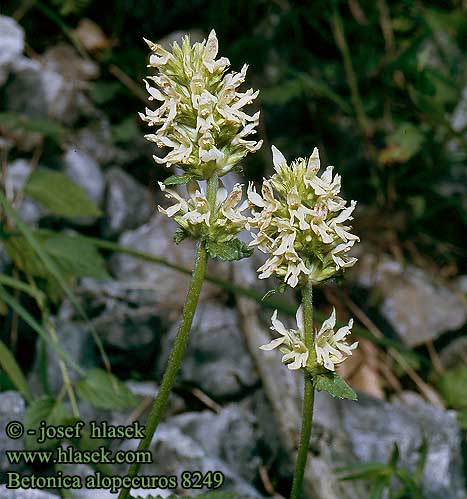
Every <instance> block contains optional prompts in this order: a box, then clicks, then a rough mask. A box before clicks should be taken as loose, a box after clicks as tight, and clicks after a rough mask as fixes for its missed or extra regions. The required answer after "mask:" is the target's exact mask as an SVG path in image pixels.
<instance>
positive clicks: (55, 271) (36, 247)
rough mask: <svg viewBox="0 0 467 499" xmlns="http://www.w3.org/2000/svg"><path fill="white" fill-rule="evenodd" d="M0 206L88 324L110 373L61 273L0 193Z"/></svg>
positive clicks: (107, 360)
mask: <svg viewBox="0 0 467 499" xmlns="http://www.w3.org/2000/svg"><path fill="white" fill-rule="evenodd" d="M0 204H1V205H2V206H3V208H4V210H5V213H6V214H7V215H8V217H9V218H11V219H12V220H13V221H14V223H15V225H16V227H17V229H18V231H19V232H20V233H21V234H22V236H23V237H24V238H25V240H26V241H27V242H28V244H29V245H30V246H31V248H32V249H33V250H34V251H35V252H36V253H37V256H38V257H39V258H40V259H41V260H42V263H43V264H44V266H45V267H46V269H47V270H48V271H49V272H50V274H51V275H52V276H53V277H54V278H55V279H56V280H57V282H58V283H59V285H60V287H61V288H62V290H63V291H64V292H65V294H66V295H67V296H68V298H69V300H70V301H71V303H72V305H73V306H74V307H75V309H76V310H77V311H78V313H79V314H80V315H81V316H82V317H83V318H84V320H85V321H86V322H87V323H88V324H89V327H90V331H91V334H92V337H93V339H94V342H95V343H96V345H97V348H98V349H99V352H100V354H101V357H102V360H103V362H104V364H105V367H106V369H107V370H108V371H109V372H110V362H109V359H108V357H107V355H106V353H105V351H104V346H103V344H102V341H101V339H100V338H99V335H98V334H97V332H96V330H95V329H94V327H93V325H92V324H91V322H90V320H89V318H88V316H87V314H86V312H85V311H84V309H83V307H82V306H81V304H80V303H79V301H78V298H77V297H76V295H75V294H74V293H73V290H72V289H71V287H70V286H69V284H68V283H67V282H66V279H65V278H64V277H63V275H62V273H61V272H60V270H59V268H58V267H57V265H56V264H55V262H54V261H53V260H52V258H51V257H50V256H49V255H48V254H47V253H46V252H45V251H44V250H43V248H42V246H41V245H40V243H39V242H38V241H37V239H36V238H35V237H34V234H33V233H32V232H31V230H30V229H29V228H28V226H27V225H26V224H25V223H24V222H23V221H22V220H21V218H20V216H19V215H18V214H17V212H16V210H15V209H14V208H13V207H12V206H11V204H10V203H9V201H8V200H7V198H6V197H5V195H4V194H3V193H2V192H0Z"/></svg>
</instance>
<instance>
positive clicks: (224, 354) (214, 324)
mask: <svg viewBox="0 0 467 499" xmlns="http://www.w3.org/2000/svg"><path fill="white" fill-rule="evenodd" d="M177 331H178V325H175V326H174V327H173V328H172V329H171V330H170V331H169V333H168V335H167V336H166V337H165V338H164V340H163V345H162V354H161V362H160V364H159V370H160V371H161V372H162V371H163V369H164V368H165V365H166V362H167V359H168V356H169V353H170V351H171V349H172V345H173V342H174V339H175V336H176V334H177ZM178 379H179V380H180V381H181V382H184V383H190V384H194V385H196V386H197V387H199V388H200V389H201V390H203V391H204V392H206V393H207V394H208V395H209V396H211V397H214V398H215V399H222V398H229V397H234V396H237V395H239V394H241V393H242V392H243V391H245V390H246V389H250V388H251V387H253V386H254V385H255V384H256V383H257V382H258V374H257V371H256V368H255V365H254V364H253V360H252V358H251V356H250V355H249V353H248V350H247V347H246V343H245V338H244V336H243V333H242V331H241V329H240V318H239V316H238V314H237V312H236V311H235V310H234V309H231V308H228V307H226V306H224V305H221V304H218V303H214V302H208V303H203V304H201V305H199V306H198V308H197V311H196V314H195V317H194V320H193V326H192V330H191V336H190V342H189V344H188V347H187V352H186V355H185V359H184V361H183V364H182V366H181V369H180V374H179V378H178Z"/></svg>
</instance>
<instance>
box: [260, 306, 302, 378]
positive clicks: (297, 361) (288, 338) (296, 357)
mask: <svg viewBox="0 0 467 499" xmlns="http://www.w3.org/2000/svg"><path fill="white" fill-rule="evenodd" d="M295 317H296V320H297V329H287V328H286V327H285V326H284V324H282V322H281V321H280V320H278V319H277V310H275V311H274V313H273V314H272V317H271V322H272V326H271V328H270V329H271V330H272V331H276V332H277V333H279V335H280V336H279V338H276V339H274V340H272V341H271V342H269V343H267V344H266V345H262V346H260V347H259V348H261V350H274V349H275V348H279V350H280V351H281V352H282V353H283V354H284V355H283V356H282V362H283V363H284V364H287V367H288V368H289V369H292V370H295V369H300V368H302V367H306V365H307V362H308V357H309V354H310V352H309V350H308V348H307V347H306V346H305V343H304V329H303V313H302V307H299V309H298V310H297V313H296V316H295Z"/></svg>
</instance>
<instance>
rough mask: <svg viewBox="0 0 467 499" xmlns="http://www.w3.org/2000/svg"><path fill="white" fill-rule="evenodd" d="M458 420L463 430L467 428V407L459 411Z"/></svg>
mask: <svg viewBox="0 0 467 499" xmlns="http://www.w3.org/2000/svg"><path fill="white" fill-rule="evenodd" d="M457 421H458V423H459V426H460V427H461V429H462V430H467V409H464V410H463V411H460V412H458V413H457Z"/></svg>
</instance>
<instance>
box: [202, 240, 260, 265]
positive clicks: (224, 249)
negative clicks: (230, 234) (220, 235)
mask: <svg viewBox="0 0 467 499" xmlns="http://www.w3.org/2000/svg"><path fill="white" fill-rule="evenodd" d="M206 250H207V252H208V253H209V256H210V257H211V258H219V259H220V260H226V261H232V260H241V259H242V258H247V257H249V256H251V254H252V253H253V250H252V248H249V247H248V246H247V245H246V244H245V243H244V242H243V241H241V240H240V239H238V238H235V239H231V240H230V241H227V242H225V243H219V242H217V241H214V240H212V239H208V240H206Z"/></svg>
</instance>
